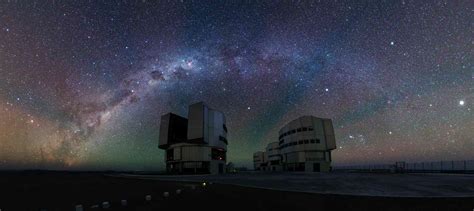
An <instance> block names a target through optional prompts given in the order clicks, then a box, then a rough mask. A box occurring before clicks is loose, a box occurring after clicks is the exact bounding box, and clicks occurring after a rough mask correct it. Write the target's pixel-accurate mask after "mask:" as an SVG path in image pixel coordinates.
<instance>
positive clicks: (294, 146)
mask: <svg viewBox="0 0 474 211" xmlns="http://www.w3.org/2000/svg"><path fill="white" fill-rule="evenodd" d="M333 149H336V139H335V136H334V128H333V125H332V121H331V119H325V118H318V117H314V116H302V117H299V118H297V119H295V120H293V121H291V122H289V123H287V124H286V125H285V126H283V127H282V128H281V129H280V131H279V133H278V142H272V143H270V144H268V146H267V148H266V151H265V153H263V154H265V155H266V157H265V159H264V162H255V161H256V160H255V155H257V153H256V154H255V155H254V166H255V167H256V168H255V170H260V171H280V170H283V171H306V172H324V171H330V170H331V161H332V158H331V150H333ZM263 166H264V167H265V168H263ZM257 167H259V168H257Z"/></svg>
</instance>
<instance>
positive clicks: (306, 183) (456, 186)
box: [120, 172, 474, 197]
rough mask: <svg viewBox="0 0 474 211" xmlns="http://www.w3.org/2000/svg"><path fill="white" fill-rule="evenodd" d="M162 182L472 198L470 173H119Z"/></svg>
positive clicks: (353, 193)
mask: <svg viewBox="0 0 474 211" xmlns="http://www.w3.org/2000/svg"><path fill="white" fill-rule="evenodd" d="M120 176H124V177H134V178H141V179H153V180H162V181H189V182H205V181H206V182H213V183H220V184H232V185H239V186H246V187H258V188H265V189H274V190H285V191H297V192H310V193H329V194H344V195H364V196H389V197H474V175H448V174H442V175H441V174H439V175H438V174H373V173H261V172H248V173H239V174H226V175H188V176H183V175H180V176H169V175H120Z"/></svg>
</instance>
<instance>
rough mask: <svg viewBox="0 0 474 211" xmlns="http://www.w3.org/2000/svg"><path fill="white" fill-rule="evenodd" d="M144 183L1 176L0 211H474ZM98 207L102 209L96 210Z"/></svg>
mask: <svg viewBox="0 0 474 211" xmlns="http://www.w3.org/2000/svg"><path fill="white" fill-rule="evenodd" d="M229 176H230V175H229ZM234 176H235V175H234ZM141 177H142V178H141V179H140V178H135V177H133V178H122V177H110V176H106V175H103V174H100V173H62V172H26V173H25V172H6V173H1V174H0V186H1V191H0V209H1V210H2V211H9V210H35V211H38V210H48V211H50V210H75V209H74V208H75V205H78V204H81V205H83V207H84V210H102V209H103V208H101V207H100V205H101V204H102V202H104V201H108V202H109V203H110V208H108V209H107V210H184V209H187V210H190V209H193V210H282V209H288V210H295V209H299V210H336V209H337V210H401V209H403V210H472V209H473V208H474V197H454V198H450V197H441V198H430V197H422V198H420V197H403V198H400V197H374V196H353V195H339V194H318V193H301V192H289V191H279V190H269V189H261V188H250V187H242V186H237V185H230V184H217V183H212V184H211V183H209V182H208V183H206V185H205V186H203V185H202V182H200V183H197V182H179V181H161V180H155V179H143V176H141ZM146 177H148V178H149V177H150V176H146ZM153 177H156V176H153ZM194 177H195V178H196V181H197V180H199V179H202V178H200V177H201V176H194ZM240 177H244V175H240ZM175 179H176V178H175ZM208 181H209V180H208ZM471 181H472V180H471ZM471 185H472V183H471ZM177 189H180V190H181V193H180V194H177V193H176V190H177ZM163 192H169V196H168V197H164V196H163ZM146 195H150V196H151V200H150V201H146V200H145V196H146ZM124 199H125V200H127V206H122V205H121V204H120V203H121V200H124ZM94 205H99V206H98V207H96V208H93V207H95V206H94Z"/></svg>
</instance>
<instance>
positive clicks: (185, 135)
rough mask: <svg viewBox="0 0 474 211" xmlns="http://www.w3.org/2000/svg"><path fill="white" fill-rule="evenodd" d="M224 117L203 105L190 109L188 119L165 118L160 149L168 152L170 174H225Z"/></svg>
mask: <svg viewBox="0 0 474 211" xmlns="http://www.w3.org/2000/svg"><path fill="white" fill-rule="evenodd" d="M225 123H226V121H225V116H224V114H223V113H221V112H219V111H216V110H214V109H211V108H209V107H208V106H207V105H205V104H204V103H203V102H199V103H195V104H192V105H190V106H189V111H188V119H187V118H184V117H181V116H178V115H176V114H173V113H168V114H165V115H163V116H161V125H160V137H159V138H160V140H159V148H160V149H164V150H166V152H165V161H166V171H167V172H169V173H176V174H201V173H204V174H205V173H211V174H217V173H225V171H226V152H227V144H228V143H227V127H226V124H225Z"/></svg>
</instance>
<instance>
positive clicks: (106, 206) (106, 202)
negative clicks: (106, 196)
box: [102, 201, 110, 209]
mask: <svg viewBox="0 0 474 211" xmlns="http://www.w3.org/2000/svg"><path fill="white" fill-rule="evenodd" d="M102 208H104V209H109V208H110V203H109V202H108V201H104V202H102Z"/></svg>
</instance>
